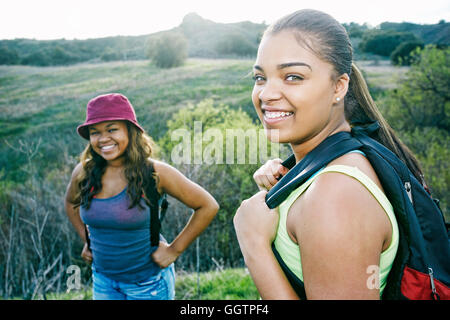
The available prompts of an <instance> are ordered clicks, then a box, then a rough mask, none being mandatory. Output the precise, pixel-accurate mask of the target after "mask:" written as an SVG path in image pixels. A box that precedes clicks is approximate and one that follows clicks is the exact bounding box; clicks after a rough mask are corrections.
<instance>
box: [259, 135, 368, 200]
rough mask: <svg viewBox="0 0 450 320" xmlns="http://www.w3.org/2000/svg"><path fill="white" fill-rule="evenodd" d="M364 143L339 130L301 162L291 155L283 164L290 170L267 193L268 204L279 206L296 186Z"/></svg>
mask: <svg viewBox="0 0 450 320" xmlns="http://www.w3.org/2000/svg"><path fill="white" fill-rule="evenodd" d="M361 146H362V144H361V143H360V142H359V141H357V140H356V139H354V138H353V137H352V135H351V133H349V132H338V133H336V134H334V135H332V136H329V137H328V138H326V139H325V140H324V141H322V142H321V143H320V144H319V145H318V146H317V147H316V148H314V149H313V150H312V151H310V152H309V153H308V154H307V155H306V156H305V157H304V158H303V159H302V160H301V161H300V162H299V163H297V164H295V158H294V156H293V155H291V156H290V157H289V158H288V159H287V160H286V161H284V162H283V165H284V166H286V167H288V168H289V166H292V165H293V164H295V165H294V166H293V167H292V168H290V170H289V172H288V173H287V174H286V175H285V176H284V177H282V178H281V179H280V181H278V183H277V184H276V185H275V186H274V187H273V188H272V189H270V191H269V192H268V193H267V195H266V204H267V206H268V207H269V208H271V209H273V208H276V207H278V206H279V205H280V204H281V203H282V202H283V201H284V200H285V199H286V198H287V197H288V196H289V195H290V194H291V192H292V191H294V190H295V189H296V188H298V187H299V186H300V185H301V184H303V183H304V182H305V181H306V180H308V179H309V178H310V177H311V176H312V175H313V174H314V173H315V172H317V171H318V170H319V169H321V168H322V167H323V166H325V165H327V164H328V163H330V162H331V161H333V160H334V159H336V158H339V157H340V156H342V155H344V154H346V153H348V152H350V151H352V150H356V149H359V148H360V147H361Z"/></svg>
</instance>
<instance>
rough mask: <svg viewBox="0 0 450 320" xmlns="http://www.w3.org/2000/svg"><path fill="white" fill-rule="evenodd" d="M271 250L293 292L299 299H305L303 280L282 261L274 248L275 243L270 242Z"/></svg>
mask: <svg viewBox="0 0 450 320" xmlns="http://www.w3.org/2000/svg"><path fill="white" fill-rule="evenodd" d="M272 251H273V254H274V255H275V258H276V259H277V261H278V263H279V264H280V267H281V269H282V270H283V272H284V274H285V275H286V278H287V279H288V281H289V283H290V285H291V286H292V288H293V289H294V291H295V293H296V294H297V296H298V297H299V298H300V299H302V300H307V299H306V292H305V286H304V284H303V281H302V280H300V279H299V278H298V277H297V276H296V275H295V273H293V272H292V271H291V269H289V267H288V266H287V265H286V263H285V262H284V261H283V259H282V258H281V255H280V254H279V252H278V251H277V249H276V248H275V244H274V243H272Z"/></svg>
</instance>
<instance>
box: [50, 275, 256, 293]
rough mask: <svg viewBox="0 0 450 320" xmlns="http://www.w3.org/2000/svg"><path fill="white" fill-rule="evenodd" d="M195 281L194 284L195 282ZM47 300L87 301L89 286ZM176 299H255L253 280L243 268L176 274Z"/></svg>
mask: <svg viewBox="0 0 450 320" xmlns="http://www.w3.org/2000/svg"><path fill="white" fill-rule="evenodd" d="M197 284H198V285H197ZM47 299H49V300H91V299H92V289H91V288H90V287H89V288H84V289H83V290H79V291H74V290H73V291H71V292H69V293H51V294H48V295H47ZM175 299H176V300H257V299H259V294H258V291H257V290H256V287H255V285H254V284H253V281H252V279H251V277H250V275H249V274H248V272H247V271H246V270H245V269H243V268H238V269H224V270H222V271H210V272H202V273H199V274H197V273H185V272H182V273H177V276H176V281H175Z"/></svg>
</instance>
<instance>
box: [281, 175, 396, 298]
mask: <svg viewBox="0 0 450 320" xmlns="http://www.w3.org/2000/svg"><path fill="white" fill-rule="evenodd" d="M300 213H301V214H300ZM287 227H288V230H290V231H291V233H292V234H293V236H294V237H295V238H296V240H297V242H298V243H299V245H300V254H301V261H302V271H303V281H304V284H305V290H306V295H307V297H308V299H379V290H378V289H376V288H375V289H374V288H373V287H372V286H368V285H367V283H368V279H369V277H370V276H371V275H372V273H371V272H369V271H368V270H373V267H374V266H375V267H376V266H379V263H380V254H381V252H382V249H383V246H384V244H385V242H386V240H389V235H390V229H391V226H390V222H389V219H388V218H387V216H386V213H385V212H384V210H383V209H382V207H381V206H380V205H379V203H378V202H377V200H376V199H375V198H374V197H373V196H372V195H371V194H370V192H369V191H368V190H367V189H365V187H364V186H363V185H362V184H361V183H359V182H358V181H356V180H355V179H353V178H351V177H348V176H346V175H344V174H341V173H325V174H323V175H321V176H319V177H318V178H317V179H316V180H315V181H314V182H313V183H312V184H311V186H310V187H309V188H308V190H307V191H306V192H305V193H304V194H303V196H302V198H301V199H297V201H296V203H294V204H293V206H292V207H291V211H290V213H289V216H288V220H287Z"/></svg>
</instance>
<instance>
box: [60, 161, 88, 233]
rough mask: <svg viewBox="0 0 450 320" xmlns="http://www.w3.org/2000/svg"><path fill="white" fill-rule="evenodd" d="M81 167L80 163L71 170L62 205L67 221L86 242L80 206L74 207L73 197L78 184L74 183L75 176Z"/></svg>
mask: <svg viewBox="0 0 450 320" xmlns="http://www.w3.org/2000/svg"><path fill="white" fill-rule="evenodd" d="M81 169H82V165H81V163H79V164H77V166H76V167H75V169H74V170H73V172H72V177H71V179H70V182H69V184H68V185H67V189H66V194H65V198H64V207H65V209H66V214H67V217H68V218H69V221H70V222H71V223H72V225H73V226H74V228H75V230H76V231H77V233H78V235H79V236H80V238H81V240H83V241H84V242H86V236H85V232H84V223H83V221H81V218H80V207H77V208H74V205H75V204H74V199H75V195H76V193H77V192H78V191H79V190H78V185H77V184H76V177H77V176H78V174H79V172H80V171H81Z"/></svg>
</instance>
